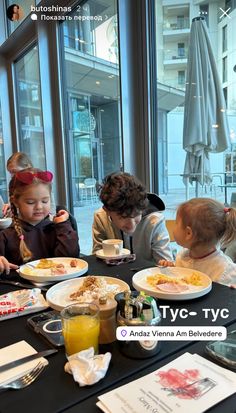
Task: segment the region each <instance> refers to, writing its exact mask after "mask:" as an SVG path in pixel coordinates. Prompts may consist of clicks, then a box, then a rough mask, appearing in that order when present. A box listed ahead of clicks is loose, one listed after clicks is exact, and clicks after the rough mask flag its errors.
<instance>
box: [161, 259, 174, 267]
mask: <svg viewBox="0 0 236 413" xmlns="http://www.w3.org/2000/svg"><path fill="white" fill-rule="evenodd" d="M158 265H160V266H161V267H175V262H174V261H167V260H160V261H159V262H158Z"/></svg>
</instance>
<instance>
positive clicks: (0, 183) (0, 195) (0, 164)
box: [0, 101, 7, 216]
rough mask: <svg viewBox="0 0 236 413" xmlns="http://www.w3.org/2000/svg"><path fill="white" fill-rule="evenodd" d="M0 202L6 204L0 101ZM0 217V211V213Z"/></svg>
mask: <svg viewBox="0 0 236 413" xmlns="http://www.w3.org/2000/svg"><path fill="white" fill-rule="evenodd" d="M0 200H1V201H2V200H3V201H4V202H7V181H6V166H5V156H4V146H3V130H2V109H1V101H0ZM0 205H1V203H0ZM0 216H1V211H0Z"/></svg>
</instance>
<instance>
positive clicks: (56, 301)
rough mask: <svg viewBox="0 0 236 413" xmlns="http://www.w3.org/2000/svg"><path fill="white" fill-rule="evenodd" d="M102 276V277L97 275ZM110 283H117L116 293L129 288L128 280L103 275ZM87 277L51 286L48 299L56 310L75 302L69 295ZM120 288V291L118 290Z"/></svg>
mask: <svg viewBox="0 0 236 413" xmlns="http://www.w3.org/2000/svg"><path fill="white" fill-rule="evenodd" d="M96 278H100V277H96ZM103 278H104V279H105V280H106V282H107V283H108V284H113V285H117V286H118V288H117V291H116V292H115V293H114V295H115V294H118V293H119V292H122V291H125V290H129V289H130V288H129V286H128V284H126V282H124V281H122V280H119V279H117V278H113V277H105V276H104V277H103ZM84 279H85V277H81V278H76V279H74V280H68V281H64V282H61V283H59V284H56V285H54V286H53V287H51V288H49V290H48V291H47V294H46V300H47V302H48V304H49V305H50V307H52V308H53V309H54V310H57V311H61V310H62V309H63V308H64V307H66V306H67V305H70V304H73V303H74V302H76V300H74V301H73V300H71V299H70V298H69V297H70V295H71V294H72V293H75V292H76V291H77V290H78V289H79V288H80V287H81V285H82V284H83V282H84ZM118 290H119V291H118Z"/></svg>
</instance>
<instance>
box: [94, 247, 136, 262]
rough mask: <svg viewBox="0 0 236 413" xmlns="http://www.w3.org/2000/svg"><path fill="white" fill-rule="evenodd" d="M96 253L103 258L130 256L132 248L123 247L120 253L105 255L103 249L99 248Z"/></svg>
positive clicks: (112, 258) (111, 258) (113, 258)
mask: <svg viewBox="0 0 236 413" xmlns="http://www.w3.org/2000/svg"><path fill="white" fill-rule="evenodd" d="M95 254H96V257H98V258H101V260H115V259H119V258H125V257H128V256H129V255H130V250H127V249H126V248H123V249H122V252H121V254H119V255H105V254H104V252H103V250H98V251H96V252H95Z"/></svg>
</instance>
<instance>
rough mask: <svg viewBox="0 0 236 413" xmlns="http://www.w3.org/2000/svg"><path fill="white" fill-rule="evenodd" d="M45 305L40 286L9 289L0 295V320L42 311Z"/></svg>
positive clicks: (46, 305)
mask: <svg viewBox="0 0 236 413" xmlns="http://www.w3.org/2000/svg"><path fill="white" fill-rule="evenodd" d="M47 307H48V304H47V301H46V300H45V299H44V297H43V295H42V294H41V290H40V288H33V289H31V290H18V291H11V292H9V293H6V294H3V295H1V296H0V321H1V320H7V319H9V318H13V317H19V316H21V315H25V314H30V313H35V312H36V311H42V310H45V309H46V308H47Z"/></svg>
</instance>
